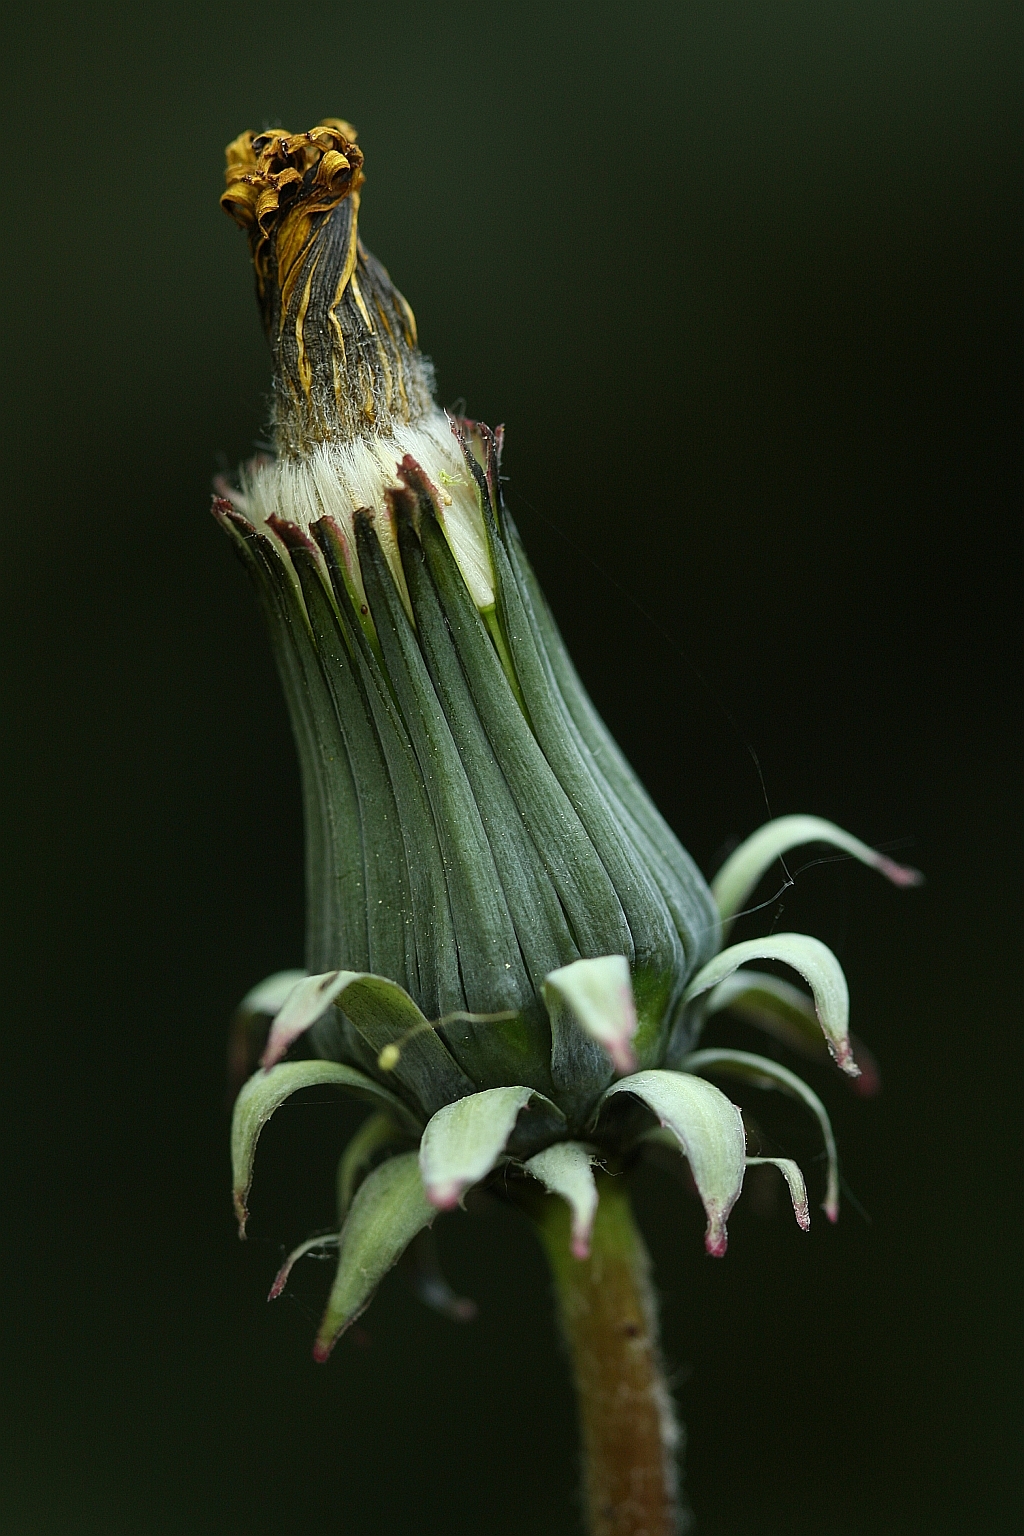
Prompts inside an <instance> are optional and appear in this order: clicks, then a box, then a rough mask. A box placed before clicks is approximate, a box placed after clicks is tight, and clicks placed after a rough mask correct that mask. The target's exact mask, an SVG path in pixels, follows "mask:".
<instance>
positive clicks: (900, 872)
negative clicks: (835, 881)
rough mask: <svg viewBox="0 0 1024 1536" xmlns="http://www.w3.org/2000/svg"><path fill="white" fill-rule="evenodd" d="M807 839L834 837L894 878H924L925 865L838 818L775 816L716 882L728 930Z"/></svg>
mask: <svg viewBox="0 0 1024 1536" xmlns="http://www.w3.org/2000/svg"><path fill="white" fill-rule="evenodd" d="M804 843H829V844H831V846H832V847H833V848H841V849H842V850H843V852H844V853H848V854H850V855H852V857H853V858H855V859H859V860H860V862H861V863H862V864H867V865H868V867H869V868H871V869H876V870H877V871H878V873H879V874H881V875H884V876H885V878H886V879H887V880H891V881H892V883H893V885H920V884H921V881H922V880H923V879H924V876H923V875H922V874H921V872H920V870H917V869H911V868H910V867H909V866H908V865H906V864H897V863H896V862H895V860H894V859H888V858H886V856H885V854H884V853H877V852H876V851H875V849H874V848H869V847H868V845H867V843H862V842H861V840H860V838H859V837H852V836H851V835H850V833H849V832H844V831H843V829H842V827H837V826H836V825H835V823H834V822H832V821H825V820H824V819H823V818H822V817H821V816H778V817H776V819H775V820H774V821H768V822H766V823H765V825H764V826H763V827H759V828H758V830H757V831H756V832H754V833H753V834H752V835H751V836H750V837H748V838H747V840H746V842H744V843H741V844H740V846H739V847H738V848H737V849H736V851H735V853H731V854H730V855H729V857H728V858H727V859H726V861H725V863H724V864H723V865H722V867H721V869H720V870H719V871H718V874H717V875H716V876H715V878H714V879H713V880H712V882H711V894H712V895H713V896H714V898H715V901H716V903H717V905H718V910H719V913H720V914H721V918H722V923H723V926H724V929H725V930H727V929H728V926H729V924H730V923H731V922H732V921H733V919H734V918H735V917H736V915H737V914H738V913H739V912H740V910H741V909H742V907H743V906H744V905H745V903H746V902H747V900H748V898H749V897H750V895H751V894H752V892H753V891H754V890H755V889H756V888H757V885H758V883H759V882H760V880H761V877H762V875H764V874H765V873H766V872H767V871H768V870H769V869H770V868H771V866H772V865H773V864H774V863H775V860H776V859H777V858H780V857H781V856H782V855H783V854H786V853H788V852H789V851H790V849H791V848H799V847H801V846H802V845H803V844H804Z"/></svg>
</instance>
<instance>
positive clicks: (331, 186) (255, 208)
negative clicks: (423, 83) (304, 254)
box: [220, 117, 366, 300]
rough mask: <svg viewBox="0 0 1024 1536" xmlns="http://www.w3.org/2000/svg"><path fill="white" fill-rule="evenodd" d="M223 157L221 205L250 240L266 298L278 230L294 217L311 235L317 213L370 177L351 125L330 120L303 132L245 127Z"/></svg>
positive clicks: (326, 119) (340, 199) (337, 201)
mask: <svg viewBox="0 0 1024 1536" xmlns="http://www.w3.org/2000/svg"><path fill="white" fill-rule="evenodd" d="M224 153H225V157H226V160H227V165H226V166H225V169H224V180H225V181H226V182H227V190H226V191H225V192H224V194H223V195H222V197H221V200H220V205H221V207H222V208H223V209H224V212H225V213H227V214H229V215H230V217H231V218H233V219H234V221H235V223H236V224H237V225H238V226H239V227H240V228H241V229H244V230H245V232H246V233H247V235H248V236H249V244H250V245H251V247H252V255H253V263H254V265H255V267H256V281H257V284H258V287H259V291H260V298H261V300H262V298H263V289H264V285H265V283H266V277H267V270H266V269H267V256H268V251H267V242H268V241H269V239H270V236H271V234H272V233H273V232H274V230H275V227H279V226H280V225H281V224H282V223H284V222H285V220H287V219H288V216H289V214H291V215H292V219H293V220H294V219H296V218H298V219H299V220H301V221H302V222H303V223H305V224H306V226H307V228H306V230H305V231H304V232H305V233H308V225H309V224H310V223H311V222H312V220H313V218H314V217H315V216H316V215H317V214H323V213H327V212H329V211H330V210H331V209H332V208H334V207H336V206H337V204H338V203H340V202H341V201H342V200H343V199H344V198H346V197H350V196H351V195H352V193H353V192H358V190H359V188H360V187H361V186H362V184H363V182H364V181H365V179H366V178H365V177H364V175H363V152H362V150H361V149H360V148H359V146H358V145H357V143H356V130H355V129H354V128H353V127H352V124H351V123H344V122H342V121H341V119H340V118H337V117H327V118H324V120H323V122H322V123H318V124H317V126H316V127H315V128H309V129H307V130H306V132H305V133H286V132H285V130H284V129H282V128H277V129H274V130H272V131H270V132H267V133H253V131H252V129H251V128H250V129H246V131H245V133H240V134H239V135H238V138H237V139H234V140H233V141H232V142H231V143H230V144H229V145H228V147H227V149H226V150H225V152H224ZM291 243H295V242H291ZM297 244H298V245H299V246H301V245H302V244H303V242H302V241H301V240H299V241H298V242H297Z"/></svg>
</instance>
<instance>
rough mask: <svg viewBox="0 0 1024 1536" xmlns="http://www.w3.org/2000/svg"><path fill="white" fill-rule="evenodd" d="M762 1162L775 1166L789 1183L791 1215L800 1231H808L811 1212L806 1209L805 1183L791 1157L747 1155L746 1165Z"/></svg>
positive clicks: (749, 1166) (755, 1164) (753, 1166)
mask: <svg viewBox="0 0 1024 1536" xmlns="http://www.w3.org/2000/svg"><path fill="white" fill-rule="evenodd" d="M763 1163H770V1164H771V1165H772V1167H773V1168H777V1169H778V1170H779V1172H780V1173H781V1174H782V1177H783V1178H784V1179H785V1181H786V1183H787V1184H788V1185H789V1198H790V1199H791V1200H792V1202H793V1215H794V1216H795V1217H796V1224H797V1226H798V1227H799V1228H800V1230H801V1232H809V1231H810V1229H811V1213H810V1211H809V1210H808V1209H807V1185H806V1184H805V1183H804V1176H803V1174H802V1173H801V1172H800V1169H799V1168H798V1167H797V1165H796V1163H794V1161H793V1159H792V1158H791V1157H748V1158H747V1167H748V1168H758V1167H760V1166H761V1165H762V1164H763Z"/></svg>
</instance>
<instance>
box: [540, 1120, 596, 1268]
mask: <svg viewBox="0 0 1024 1536" xmlns="http://www.w3.org/2000/svg"><path fill="white" fill-rule="evenodd" d="M593 1160H594V1149H593V1148H592V1147H588V1146H586V1145H584V1143H583V1142H579V1141H557V1142H556V1143H555V1145H554V1146H553V1147H546V1148H545V1149H544V1151H543V1152H538V1153H537V1154H536V1156H535V1157H531V1158H529V1159H528V1160H527V1161H526V1162H525V1163H524V1164H523V1167H524V1168H525V1169H526V1171H527V1173H529V1174H532V1176H533V1177H534V1178H535V1179H539V1180H540V1182H541V1183H542V1184H543V1185H544V1187H545V1189H546V1190H548V1192H549V1193H550V1194H552V1195H559V1196H560V1197H561V1199H563V1200H564V1201H565V1203H566V1205H567V1206H568V1207H569V1210H570V1212H571V1213H572V1220H571V1227H570V1248H571V1251H572V1255H573V1257H574V1258H577V1259H588V1258H589V1257H590V1234H591V1232H592V1230H593V1226H594V1216H595V1213H596V1211H597V1185H596V1183H595V1182H594V1175H593V1172H592V1171H591V1168H592V1164H593Z"/></svg>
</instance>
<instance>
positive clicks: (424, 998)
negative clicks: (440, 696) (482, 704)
mask: <svg viewBox="0 0 1024 1536" xmlns="http://www.w3.org/2000/svg"><path fill="white" fill-rule="evenodd" d="M312 532H313V535H314V537H315V538H316V540H317V543H318V544H319V545H320V548H321V550H322V551H323V553H324V556H325V558H326V561H327V567H328V571H329V573H330V577H331V585H332V587H333V589H334V595H335V597H336V599H337V603H338V618H339V622H340V624H341V626H342V629H343V632H344V634H345V637H346V640H347V642H348V646H349V650H350V652H351V654H352V657H353V661H354V665H355V668H356V672H357V674H358V676H359V679H360V682H361V685H362V688H363V692H364V694H365V696H366V698H367V700H368V702H369V706H370V710H371V712H372V715H373V720H374V725H375V727H376V730H377V734H378V737H379V739H380V743H381V748H382V751H383V753H384V757H385V759H386V762H387V768H388V773H389V776H390V778H391V783H392V786H393V788H394V793H395V800H396V803H397V806H398V815H399V820H400V822H401V826H402V834H403V837H404V838H405V840H406V861H407V865H408V871H409V880H410V888H411V892H412V902H413V914H414V921H413V934H414V938H415V941H416V957H417V973H418V977H419V992H418V993H413V996H414V997H415V998H416V1001H417V1002H418V1003H419V1006H420V1007H421V1008H422V1009H423V1012H424V1013H425V1014H426V1015H427V1017H428V1018H429V1019H437V1018H440V1017H442V1016H443V1015H444V1014H447V1013H454V1012H455V1011H457V1010H459V1009H464V1008H465V1007H466V998H465V994H464V992H463V990H462V979H461V977H460V975H459V965H458V954H457V951H456V943H455V925H454V922H453V920H452V913H451V905H450V902H449V899H448V884H447V880H446V878H445V870H444V864H443V861H442V857H441V846H440V843H439V842H438V836H437V828H436V827H435V825H434V818H433V813H432V811H431V809H430V802H429V800H428V798H427V792H426V788H425V786H424V783H423V777H422V774H421V773H420V768H419V763H418V762H417V760H416V754H415V752H414V751H413V748H412V743H411V742H410V740H409V733H408V731H407V730H406V728H405V722H404V721H403V719H402V716H401V713H400V711H399V709H398V706H397V704H396V703H395V700H394V697H393V694H392V691H391V688H390V686H389V684H388V681H387V678H386V677H385V676H384V674H383V672H382V671H381V667H380V664H379V661H378V656H377V650H376V648H375V646H373V645H371V643H370V640H369V638H368V636H367V633H366V627H369V626H366V627H364V624H363V623H362V622H361V621H360V618H359V615H357V614H356V613H355V611H354V609H353V607H352V601H351V594H350V592H349V590H348V585H347V583H346V581H345V577H344V572H343V570H342V568H341V565H340V562H339V560H338V556H337V552H336V550H335V548H334V544H333V537H334V534H333V530H332V528H331V527H330V525H329V521H328V520H327V519H326V518H325V519H324V520H323V521H322V522H321V523H318V524H315V525H314V527H313V529H312Z"/></svg>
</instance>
